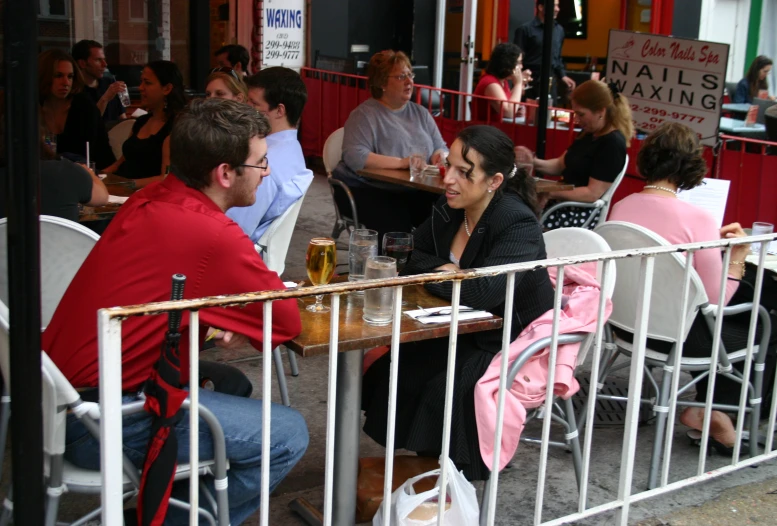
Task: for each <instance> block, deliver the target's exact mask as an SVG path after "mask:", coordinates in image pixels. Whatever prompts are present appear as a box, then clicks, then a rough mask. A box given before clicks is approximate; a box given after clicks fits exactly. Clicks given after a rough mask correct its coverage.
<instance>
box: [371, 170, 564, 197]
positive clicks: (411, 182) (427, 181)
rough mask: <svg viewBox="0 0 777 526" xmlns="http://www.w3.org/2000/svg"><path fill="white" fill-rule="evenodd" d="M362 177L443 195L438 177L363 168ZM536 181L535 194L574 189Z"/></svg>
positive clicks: (560, 184) (546, 180)
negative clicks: (414, 175) (411, 175)
mask: <svg viewBox="0 0 777 526" xmlns="http://www.w3.org/2000/svg"><path fill="white" fill-rule="evenodd" d="M357 173H358V174H359V175H361V176H362V177H366V178H367V179H373V180H375V181H383V182H384V183H394V184H398V185H401V186H407V187H408V188H415V189H417V190H424V191H426V192H432V193H435V194H444V193H445V186H443V182H442V179H443V178H442V177H440V176H439V175H420V176H418V177H414V178H413V179H411V178H410V170H394V169H389V168H365V169H364V170H359V171H358V172H357ZM536 181H537V193H538V194H542V193H547V192H562V191H564V190H572V189H574V188H575V187H574V185H571V184H565V183H560V182H557V181H550V180H548V179H536Z"/></svg>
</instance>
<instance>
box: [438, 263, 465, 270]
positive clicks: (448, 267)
mask: <svg viewBox="0 0 777 526" xmlns="http://www.w3.org/2000/svg"><path fill="white" fill-rule="evenodd" d="M434 270H439V271H441V272H459V271H460V270H461V269H460V268H459V267H458V266H456V265H454V264H453V263H446V264H445V265H440V266H439V267H437V268H436V269H434Z"/></svg>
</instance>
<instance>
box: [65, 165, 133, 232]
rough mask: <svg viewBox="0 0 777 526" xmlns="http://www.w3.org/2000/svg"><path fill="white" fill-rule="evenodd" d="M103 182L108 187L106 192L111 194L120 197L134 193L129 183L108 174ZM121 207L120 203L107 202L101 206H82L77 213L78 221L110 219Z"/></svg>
mask: <svg viewBox="0 0 777 526" xmlns="http://www.w3.org/2000/svg"><path fill="white" fill-rule="evenodd" d="M103 182H104V183H105V187H106V188H108V193H109V194H111V195H118V196H122V197H129V196H131V195H132V194H133V193H135V188H132V186H131V184H129V183H127V182H119V181H116V180H114V179H112V178H111V176H110V175H109V176H108V177H106V178H105V179H104V180H103ZM119 208H121V205H120V204H107V205H103V206H84V207H82V208H81V211H80V213H79V215H78V222H79V223H87V222H90V221H101V220H104V219H110V218H112V217H113V216H115V215H116V212H118V211H119Z"/></svg>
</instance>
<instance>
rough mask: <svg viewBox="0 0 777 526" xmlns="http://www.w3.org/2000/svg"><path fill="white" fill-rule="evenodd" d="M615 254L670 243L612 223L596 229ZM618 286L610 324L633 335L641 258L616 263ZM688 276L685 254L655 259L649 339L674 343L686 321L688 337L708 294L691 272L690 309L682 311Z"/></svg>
mask: <svg viewBox="0 0 777 526" xmlns="http://www.w3.org/2000/svg"><path fill="white" fill-rule="evenodd" d="M596 233H597V234H600V235H601V236H602V237H603V238H604V239H605V240H606V241H607V243H608V244H609V245H610V247H611V248H612V250H614V251H616V250H627V249H637V248H647V247H657V246H668V245H669V243H668V242H667V241H666V240H665V239H664V238H662V237H661V236H659V235H658V234H656V233H655V232H652V231H650V230H648V229H647V228H644V227H641V226H639V225H635V224H632V223H625V222H621V221H609V222H607V223H604V224H603V225H602V226H600V227H598V228H597V229H596ZM615 264H616V267H617V269H618V282H617V284H616V286H615V292H614V294H613V299H612V301H613V311H612V315H611V316H610V323H611V324H612V325H613V326H614V327H616V328H621V329H623V330H625V331H629V332H631V333H634V326H635V322H636V319H637V294H636V291H637V290H638V288H639V271H640V258H625V259H618V260H616V263H615ZM684 275H685V254H677V253H673V254H664V255H661V256H657V257H656V258H655V270H654V273H653V288H652V294H651V298H650V312H649V318H648V338H653V339H656V340H662V341H667V342H674V341H676V339H677V331H678V327H679V324H680V320H682V319H683V318H685V334H684V335H683V340H684V339H685V338H686V337H687V336H688V331H690V329H691V325H692V324H693V320H694V318H695V317H696V313H697V311H698V308H699V306H700V305H703V304H705V303H707V293H706V292H705V291H704V285H703V284H702V282H701V279H700V278H699V275H698V274H697V273H696V271H695V270H694V269H691V283H690V296H689V301H688V309H687V310H686V311H685V312H683V311H682V284H683V279H684Z"/></svg>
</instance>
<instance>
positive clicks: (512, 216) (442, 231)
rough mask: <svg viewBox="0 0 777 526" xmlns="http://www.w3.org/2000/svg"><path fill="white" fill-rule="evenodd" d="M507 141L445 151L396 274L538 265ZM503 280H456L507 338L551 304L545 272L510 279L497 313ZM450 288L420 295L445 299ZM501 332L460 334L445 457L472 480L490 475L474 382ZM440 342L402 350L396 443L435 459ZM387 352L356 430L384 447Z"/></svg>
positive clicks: (369, 378)
mask: <svg viewBox="0 0 777 526" xmlns="http://www.w3.org/2000/svg"><path fill="white" fill-rule="evenodd" d="M513 149H514V145H513V142H512V141H511V140H510V138H509V137H508V136H507V135H505V133H504V132H502V131H501V130H498V129H497V128H493V127H490V126H470V127H468V128H465V129H464V130H462V131H461V132H460V133H459V136H458V138H457V139H456V141H455V142H454V143H453V146H451V150H450V155H449V156H448V160H447V163H446V164H447V170H446V172H445V177H444V179H443V183H444V184H445V196H444V197H442V198H441V199H440V200H439V201H438V202H437V203H436V204H435V206H434V207H433V211H432V216H431V217H430V218H429V219H427V220H426V221H425V222H424V223H423V224H422V225H421V226H419V227H418V228H417V229H416V230H415V232H414V233H413V237H414V242H415V249H414V250H413V253H412V256H411V258H410V261H409V262H408V265H407V267H405V269H404V272H403V273H404V274H421V273H424V272H434V271H445V270H453V271H458V270H460V269H471V268H478V267H488V266H492V265H505V264H509V263H521V262H524V261H534V260H538V259H544V258H545V257H546V254H545V244H544V242H543V238H542V228H541V226H540V223H539V221H538V219H537V214H538V212H539V207H538V206H537V194H536V191H535V188H534V180H533V179H532V178H531V177H529V175H528V174H527V173H526V172H524V171H522V170H518V169H517V167H516V163H515V153H514V150H513ZM506 285H507V276H506V275H504V274H503V275H500V276H489V277H483V278H478V279H471V280H466V281H463V282H462V284H461V304H462V305H467V306H469V307H472V308H474V309H482V310H486V311H489V312H491V313H493V314H495V315H497V316H502V317H504V316H510V315H512V317H513V322H512V333H511V340H514V339H515V338H516V337H517V336H518V334H519V333H520V332H521V331H522V330H523V329H524V327H526V326H527V325H528V324H529V323H531V322H532V321H533V320H534V319H536V318H537V317H538V316H540V315H541V314H543V313H544V312H546V311H548V310H549V309H551V308H552V306H553V288H552V286H551V283H550V280H549V278H548V273H547V271H546V270H545V269H539V270H536V271H533V272H521V273H518V274H516V276H515V297H516V298H521V299H520V301H516V302H515V303H514V305H513V311H512V312H511V313H505V311H504V309H505V288H506ZM452 287H453V284H452V283H451V282H445V283H429V284H427V285H426V289H427V290H428V291H429V292H431V293H432V294H434V295H435V296H439V297H440V298H443V299H446V300H449V301H450V299H451V295H452ZM501 340H502V331H501V330H492V331H485V332H480V333H477V334H462V335H459V337H458V345H457V358H456V375H455V381H454V401H453V407H454V413H453V423H452V428H451V447H450V457H451V459H452V460H453V461H454V462H455V463H456V466H457V467H458V469H461V470H463V471H464V474H465V475H466V476H467V477H468V478H469V479H470V480H482V479H484V478H486V477H487V476H488V473H489V471H488V468H487V467H486V466H485V464H483V461H482V459H481V456H480V449H479V445H478V444H479V442H478V433H477V425H476V421H475V399H474V389H475V384H476V383H477V381H478V380H479V379H480V377H481V376H482V375H483V373H484V372H485V371H486V369H487V368H488V366H489V364H490V363H491V360H492V359H493V358H494V355H495V354H496V353H498V352H499V351H500V350H501ZM447 357H448V338H447V337H446V338H438V339H435V340H426V341H421V342H411V343H405V344H402V346H401V347H400V351H399V360H400V363H399V379H398V390H397V420H396V437H395V447H397V448H403V449H409V450H411V451H417V452H419V454H423V455H430V456H434V457H437V456H439V454H440V452H441V450H442V428H443V407H444V400H445V377H446V368H447ZM390 358H391V357H390V356H389V355H384V356H383V357H381V358H379V359H378V360H376V361H375V363H374V364H373V365H372V366H371V367H370V368H369V369H368V370H367V372H366V373H365V375H364V382H363V385H364V388H363V396H362V409H363V410H364V411H365V412H366V416H367V420H366V422H365V424H364V431H365V432H366V433H367V434H368V435H369V436H370V437H372V439H373V440H375V441H376V442H378V443H380V444H384V445H385V443H386V442H385V441H386V422H387V411H388V395H389V392H388V388H389V366H390V361H391V360H390Z"/></svg>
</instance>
